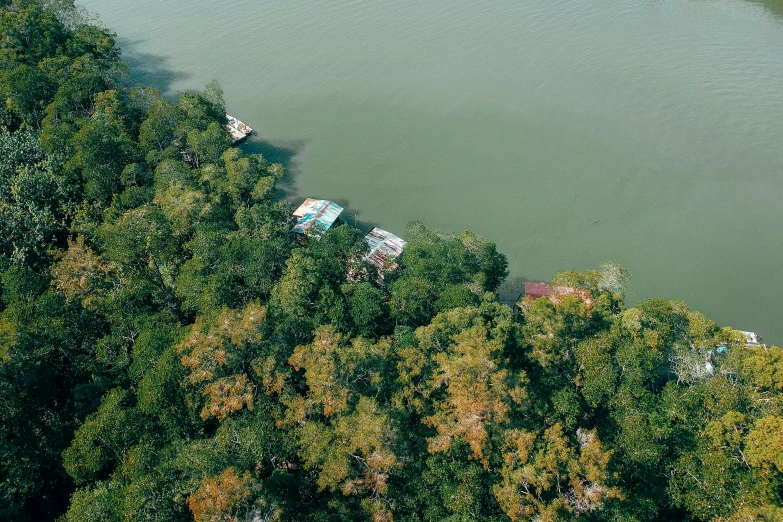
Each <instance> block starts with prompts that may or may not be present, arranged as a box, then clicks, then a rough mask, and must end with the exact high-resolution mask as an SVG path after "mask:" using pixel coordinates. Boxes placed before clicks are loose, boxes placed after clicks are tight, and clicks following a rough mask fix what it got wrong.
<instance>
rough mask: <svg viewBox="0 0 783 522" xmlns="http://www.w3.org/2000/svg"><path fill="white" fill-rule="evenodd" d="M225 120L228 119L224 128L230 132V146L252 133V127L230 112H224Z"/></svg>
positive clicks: (240, 141) (237, 143)
mask: <svg viewBox="0 0 783 522" xmlns="http://www.w3.org/2000/svg"><path fill="white" fill-rule="evenodd" d="M226 120H227V121H228V123H226V130H227V131H228V133H229V134H231V139H232V140H233V141H232V142H231V146H232V147H233V146H234V145H239V144H240V143H242V142H243V141H245V140H246V139H247V137H248V136H250V135H251V134H252V133H253V129H251V128H250V127H249V126H247V125H245V124H244V123H242V122H241V121H239V120H238V119H236V118H234V117H233V116H231V115H230V114H226Z"/></svg>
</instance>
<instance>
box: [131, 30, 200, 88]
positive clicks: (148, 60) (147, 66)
mask: <svg viewBox="0 0 783 522" xmlns="http://www.w3.org/2000/svg"><path fill="white" fill-rule="evenodd" d="M143 42H144V40H128V39H125V38H118V39H117V44H118V46H119V47H120V49H122V61H123V62H124V63H125V65H127V66H128V68H129V69H130V83H131V84H134V85H135V84H141V85H147V86H149V87H153V88H155V89H157V90H159V91H160V92H161V93H162V94H163V95H164V96H166V97H167V98H172V97H176V96H177V95H179V94H180V93H179V92H176V91H173V90H172V87H173V86H174V84H175V83H176V82H178V81H180V80H184V79H187V78H189V77H190V76H191V74H189V73H186V72H181V71H174V70H172V69H171V67H170V66H169V59H168V58H167V57H165V56H158V55H154V54H150V53H145V52H142V51H140V50H139V45H140V44H142V43H143Z"/></svg>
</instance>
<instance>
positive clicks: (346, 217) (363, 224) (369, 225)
mask: <svg viewBox="0 0 783 522" xmlns="http://www.w3.org/2000/svg"><path fill="white" fill-rule="evenodd" d="M332 201H334V202H335V203H337V204H338V205H340V206H341V207H343V213H342V214H341V215H340V217H341V218H342V220H343V222H344V223H346V224H348V225H351V226H353V227H356V228H358V229H359V230H361V231H362V232H364V233H365V234H366V233H367V232H369V231H370V230H372V229H373V228H375V227H377V226H378V223H377V222H375V221H368V220H364V219H361V215H362V211H361V210H360V209H358V208H354V207H352V206H351V202H350V201H348V200H347V199H334V200H332Z"/></svg>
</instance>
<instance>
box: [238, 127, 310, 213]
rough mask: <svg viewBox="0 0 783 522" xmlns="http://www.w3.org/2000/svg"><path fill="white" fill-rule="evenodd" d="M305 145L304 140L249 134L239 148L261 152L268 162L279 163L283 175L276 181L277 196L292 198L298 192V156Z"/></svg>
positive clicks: (299, 171) (249, 151)
mask: <svg viewBox="0 0 783 522" xmlns="http://www.w3.org/2000/svg"><path fill="white" fill-rule="evenodd" d="M306 146H307V142H306V141H305V140H284V141H271V140H264V139H260V138H258V137H257V136H251V137H250V138H249V139H248V140H246V141H244V142H243V143H242V144H241V145H239V148H240V149H241V150H242V152H244V153H245V154H261V155H262V156H263V157H264V159H265V160H267V161H268V162H269V163H280V164H281V165H282V166H283V168H284V169H285V175H284V176H283V177H282V178H281V179H280V180H278V182H277V190H278V193H279V197H280V199H287V200H292V199H293V198H294V197H295V196H297V195H298V194H299V191H298V187H297V185H296V179H297V177H298V176H299V174H300V173H301V172H302V165H301V163H300V161H299V159H298V156H299V154H300V153H301V152H302V151H303V150H304V148H305V147H306Z"/></svg>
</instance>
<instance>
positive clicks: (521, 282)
mask: <svg viewBox="0 0 783 522" xmlns="http://www.w3.org/2000/svg"><path fill="white" fill-rule="evenodd" d="M525 281H530V279H528V278H526V277H522V276H517V275H515V276H513V277H507V278H506V280H505V281H503V282H502V283H501V284H500V286H499V287H498V289H497V290H496V291H495V296H496V297H497V300H498V302H500V303H502V304H505V305H508V306H510V307H512V308H514V306H515V305H516V304H517V303H518V302H519V301H520V300H521V299H522V297H523V295H524V293H525Z"/></svg>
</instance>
